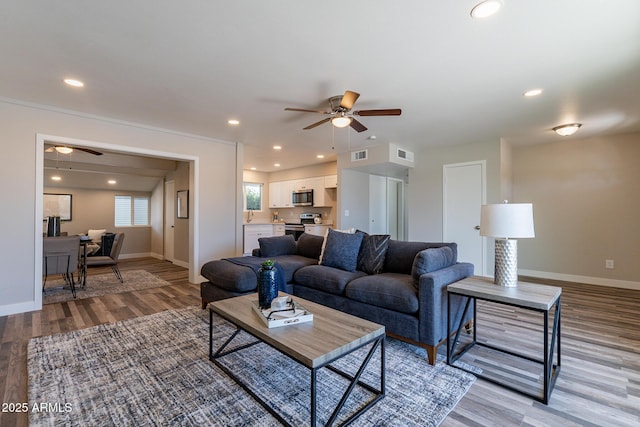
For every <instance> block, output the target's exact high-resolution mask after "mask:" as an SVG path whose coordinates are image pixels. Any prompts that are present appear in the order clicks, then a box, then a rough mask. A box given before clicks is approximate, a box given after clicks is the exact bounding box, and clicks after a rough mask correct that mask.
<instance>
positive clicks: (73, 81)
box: [64, 79, 84, 87]
mask: <svg viewBox="0 0 640 427" xmlns="http://www.w3.org/2000/svg"><path fill="white" fill-rule="evenodd" d="M64 82H65V83H66V84H68V85H69V86H73V87H84V83H82V82H81V81H80V80H76V79H64Z"/></svg>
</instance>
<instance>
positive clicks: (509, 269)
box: [480, 200, 535, 287]
mask: <svg viewBox="0 0 640 427" xmlns="http://www.w3.org/2000/svg"><path fill="white" fill-rule="evenodd" d="M480 235H481V236H488V237H495V238H496V247H495V250H496V254H495V272H494V277H495V279H494V283H495V284H496V285H500V286H511V287H513V286H517V285H518V241H517V240H515V239H522V238H530V237H535V232H534V230H533V205H532V204H531V203H508V202H507V201H506V200H505V201H504V203H500V204H494V205H483V206H482V209H481V211H480Z"/></svg>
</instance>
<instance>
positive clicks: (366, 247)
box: [357, 233, 391, 274]
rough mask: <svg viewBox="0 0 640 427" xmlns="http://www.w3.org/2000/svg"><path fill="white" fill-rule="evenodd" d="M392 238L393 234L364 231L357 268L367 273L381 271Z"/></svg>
mask: <svg viewBox="0 0 640 427" xmlns="http://www.w3.org/2000/svg"><path fill="white" fill-rule="evenodd" d="M390 239H391V236H389V235H388V234H367V233H364V237H363V238H362V245H361V246H360V253H359V254H358V267H357V269H358V270H360V271H363V272H365V273H367V274H379V273H381V272H382V268H383V267H384V258H385V256H386V255H387V249H388V248H389V240H390Z"/></svg>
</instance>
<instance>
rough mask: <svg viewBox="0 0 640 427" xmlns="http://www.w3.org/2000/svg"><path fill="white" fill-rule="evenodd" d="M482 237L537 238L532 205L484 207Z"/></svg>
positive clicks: (481, 218) (515, 204)
mask: <svg viewBox="0 0 640 427" xmlns="http://www.w3.org/2000/svg"><path fill="white" fill-rule="evenodd" d="M480 235H481V236H490V237H499V238H507V239H523V238H528V237H535V232H534V229H533V205H532V204H531V203H500V204H495V205H483V206H482V210H481V211H480Z"/></svg>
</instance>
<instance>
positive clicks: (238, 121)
mask: <svg viewBox="0 0 640 427" xmlns="http://www.w3.org/2000/svg"><path fill="white" fill-rule="evenodd" d="M227 123H229V124H230V125H233V126H236V125H239V124H240V120H236V119H230V120H229V121H228V122H227Z"/></svg>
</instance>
